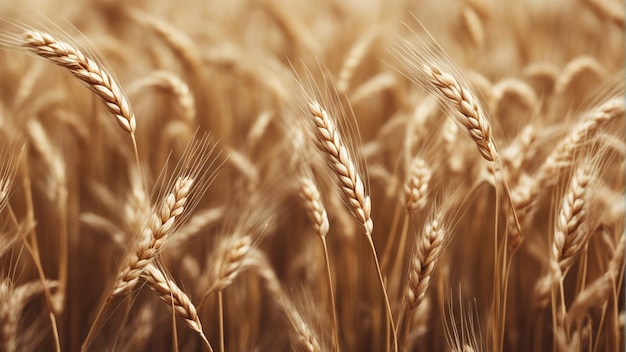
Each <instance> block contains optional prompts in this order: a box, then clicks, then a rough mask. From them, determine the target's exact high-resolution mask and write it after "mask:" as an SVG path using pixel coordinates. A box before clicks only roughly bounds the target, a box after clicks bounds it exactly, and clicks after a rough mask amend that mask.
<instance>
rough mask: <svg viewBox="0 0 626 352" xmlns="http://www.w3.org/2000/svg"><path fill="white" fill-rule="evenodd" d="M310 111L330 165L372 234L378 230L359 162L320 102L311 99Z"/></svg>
mask: <svg viewBox="0 0 626 352" xmlns="http://www.w3.org/2000/svg"><path fill="white" fill-rule="evenodd" d="M308 107H309V112H310V113H311V116H312V117H313V122H314V123H315V129H316V135H317V138H318V141H319V143H318V145H319V147H320V149H321V150H322V151H323V152H324V153H325V155H326V156H327V160H328V163H329V166H330V167H331V169H332V170H333V171H334V173H335V175H336V176H337V180H338V181H339V185H340V187H341V191H342V193H343V195H344V197H345V198H346V199H347V200H348V204H349V205H350V209H351V210H352V214H353V215H354V216H355V217H356V218H357V219H358V220H359V221H360V222H361V224H363V227H364V229H365V234H366V235H368V236H370V235H371V234H372V231H373V230H374V222H373V221H372V218H371V215H370V213H371V209H372V203H371V201H370V197H369V195H367V194H366V193H365V186H364V185H363V181H361V176H360V175H359V173H358V170H357V168H356V164H355V163H354V162H353V161H352V156H351V155H350V153H349V152H348V149H347V148H346V146H345V145H344V143H343V140H342V138H341V136H340V134H339V131H338V130H337V128H336V127H335V123H334V121H333V119H332V118H331V117H330V116H329V115H328V113H327V112H326V110H324V109H323V108H322V106H321V105H320V104H319V103H318V102H313V103H309V105H308Z"/></svg>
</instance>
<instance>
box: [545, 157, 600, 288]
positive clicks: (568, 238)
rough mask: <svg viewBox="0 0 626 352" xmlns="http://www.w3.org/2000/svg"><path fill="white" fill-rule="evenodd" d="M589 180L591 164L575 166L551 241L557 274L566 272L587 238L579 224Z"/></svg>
mask: <svg viewBox="0 0 626 352" xmlns="http://www.w3.org/2000/svg"><path fill="white" fill-rule="evenodd" d="M591 180H592V170H591V164H590V163H585V164H583V165H582V166H581V167H579V168H578V169H577V170H576V172H575V174H574V176H573V177H572V180H571V182H570V185H569V188H568V189H567V192H566V193H565V197H563V200H562V202H561V209H560V210H559V213H558V216H557V218H556V224H555V231H554V242H553V243H552V259H553V261H554V263H555V266H556V268H555V269H556V273H557V274H558V277H559V278H562V276H563V275H565V273H567V271H568V269H569V268H570V267H571V266H572V264H573V262H574V259H575V258H576V255H577V254H578V253H579V252H580V251H581V250H582V248H583V246H584V244H585V242H586V239H587V236H585V234H586V231H584V230H585V229H584V228H582V226H581V225H582V224H583V222H584V220H585V219H584V218H585V215H586V212H587V200H586V199H585V198H586V195H587V192H588V189H589V184H590V182H591Z"/></svg>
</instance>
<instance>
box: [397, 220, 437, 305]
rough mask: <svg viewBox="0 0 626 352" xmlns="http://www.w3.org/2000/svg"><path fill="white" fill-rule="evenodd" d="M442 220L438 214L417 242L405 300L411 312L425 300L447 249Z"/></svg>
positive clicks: (412, 257)
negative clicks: (436, 269) (439, 262)
mask: <svg viewBox="0 0 626 352" xmlns="http://www.w3.org/2000/svg"><path fill="white" fill-rule="evenodd" d="M442 220H443V218H442V215H441V214H438V215H437V216H436V217H435V218H434V219H432V220H431V221H430V222H429V223H427V224H426V225H425V226H424V231H423V232H422V234H421V236H419V238H417V240H416V243H415V250H414V252H413V255H412V256H411V263H410V267H409V273H408V275H409V276H408V281H407V285H406V288H405V290H404V299H405V301H406V303H407V304H408V307H409V309H410V310H413V309H415V308H416V307H417V306H419V305H420V303H421V302H422V301H423V300H424V297H425V296H426V290H428V287H429V286H430V280H431V279H432V275H433V272H434V271H435V268H436V266H437V262H438V261H439V258H440V257H441V254H442V253H443V250H444V248H445V234H446V230H445V228H444V226H443V224H442Z"/></svg>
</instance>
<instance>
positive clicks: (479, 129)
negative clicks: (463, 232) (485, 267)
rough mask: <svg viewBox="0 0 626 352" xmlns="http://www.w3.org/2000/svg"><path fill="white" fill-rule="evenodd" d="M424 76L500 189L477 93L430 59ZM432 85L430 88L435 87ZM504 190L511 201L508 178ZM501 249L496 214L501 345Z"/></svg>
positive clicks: (496, 336)
mask: <svg viewBox="0 0 626 352" xmlns="http://www.w3.org/2000/svg"><path fill="white" fill-rule="evenodd" d="M421 70H422V71H423V73H424V75H425V76H426V77H425V78H423V77H421V78H420V79H422V80H424V81H425V82H427V83H426V84H428V85H430V86H431V87H433V88H434V90H435V92H436V93H437V96H438V98H439V100H440V101H442V102H443V104H444V106H448V110H449V111H450V112H451V113H452V116H453V118H454V120H455V121H456V123H457V124H458V125H459V126H461V127H462V128H463V129H465V131H466V132H467V133H468V134H469V136H470V137H471V138H472V140H473V141H474V143H475V144H476V147H477V148H478V151H479V152H480V155H481V156H482V157H483V159H485V160H487V161H489V162H490V163H491V166H492V173H493V178H494V186H495V187H496V190H497V184H498V178H499V177H501V176H502V175H500V170H501V162H500V156H499V154H498V151H497V149H496V145H495V141H494V139H493V135H492V133H491V124H490V123H489V120H488V118H487V116H486V114H485V112H484V110H483V109H482V107H481V105H480V104H479V101H478V99H477V98H476V96H475V94H474V93H473V92H472V91H471V90H470V89H469V87H467V86H464V85H461V84H460V83H459V81H458V80H457V79H456V78H455V77H454V76H453V75H452V74H450V73H448V72H446V71H445V70H444V69H442V68H440V67H437V66H436V65H434V64H431V63H428V62H426V63H424V64H423V65H422V67H421ZM433 88H431V89H433ZM502 181H503V185H504V188H505V191H506V193H507V196H508V199H509V202H511V203H512V200H511V196H510V191H509V187H508V183H507V181H506V179H502ZM499 198H500V197H499V196H498V194H497V192H496V201H495V209H499V208H500V199H499ZM512 216H513V219H514V220H515V224H516V225H517V227H518V228H519V223H518V222H517V216H516V214H515V209H513V212H512ZM499 252H500V241H499V240H498V216H495V221H494V269H495V270H494V298H493V299H494V309H493V317H494V327H495V328H494V329H493V334H492V336H493V338H492V340H493V348H495V349H498V348H501V347H500V346H501V344H502V341H503V335H504V321H505V318H506V311H505V310H504V309H505V306H504V304H503V302H504V301H505V299H506V295H507V286H508V282H507V276H508V268H507V267H508V265H507V259H506V252H505V251H503V252H502V255H500V254H499Z"/></svg>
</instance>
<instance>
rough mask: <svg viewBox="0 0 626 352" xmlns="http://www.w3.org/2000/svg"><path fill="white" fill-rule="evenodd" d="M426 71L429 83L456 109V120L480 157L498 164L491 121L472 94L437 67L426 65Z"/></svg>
mask: <svg viewBox="0 0 626 352" xmlns="http://www.w3.org/2000/svg"><path fill="white" fill-rule="evenodd" d="M424 71H425V72H426V74H427V76H428V80H429V82H430V83H431V84H432V85H433V86H434V87H435V88H437V90H438V91H439V92H440V93H441V94H442V95H443V97H445V99H446V100H447V101H448V102H449V103H450V104H451V105H452V106H453V107H454V108H455V110H454V112H455V113H454V118H455V120H456V121H457V123H458V124H459V125H461V126H463V127H464V128H465V130H466V131H467V132H468V133H469V135H470V136H471V137H472V139H473V140H474V142H475V143H476V146H477V147H478V150H479V151H480V155H482V157H483V158H484V159H485V160H488V161H491V162H494V163H496V162H497V161H498V153H497V151H496V146H495V142H494V140H493V137H492V135H491V127H490V124H489V120H487V117H486V116H485V114H484V112H483V110H482V109H481V108H480V105H479V104H478V100H477V99H476V98H475V97H474V95H473V94H472V92H471V91H470V90H468V89H467V88H465V87H462V86H461V85H460V84H459V83H458V82H457V80H456V79H455V78H454V77H453V76H452V75H451V74H449V73H447V72H444V71H442V70H441V69H439V68H437V67H435V66H432V65H425V66H424Z"/></svg>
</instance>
